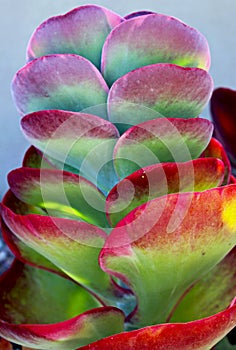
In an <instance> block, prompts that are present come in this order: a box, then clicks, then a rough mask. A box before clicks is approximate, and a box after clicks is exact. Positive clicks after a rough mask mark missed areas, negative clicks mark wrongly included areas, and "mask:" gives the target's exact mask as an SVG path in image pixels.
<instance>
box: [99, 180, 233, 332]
mask: <svg viewBox="0 0 236 350" xmlns="http://www.w3.org/2000/svg"><path fill="white" fill-rule="evenodd" d="M235 209H236V186H235V185H229V186H226V187H221V188H217V189H210V190H207V191H204V192H199V193H180V194H169V195H167V196H163V197H160V198H157V199H153V200H151V201H149V202H148V203H146V204H143V205H141V206H139V207H138V208H136V209H134V210H133V211H132V212H131V213H129V214H128V215H127V216H126V217H125V218H124V219H123V220H121V221H120V222H119V224H118V225H117V227H115V228H114V229H113V231H112V232H111V234H110V236H109V237H108V239H107V241H106V244H105V246H104V248H103V249H102V251H101V255H100V264H101V267H102V268H103V270H104V271H106V272H108V273H109V274H111V275H112V276H116V277H119V278H120V279H121V280H122V281H123V282H124V283H126V284H127V285H128V286H129V287H130V288H131V290H132V291H133V292H134V293H135V295H136V297H137V310H136V313H134V314H133V315H132V317H131V318H130V323H131V325H132V326H134V327H136V326H138V327H142V326H145V325H151V324H155V323H160V322H165V321H166V320H167V319H168V315H169V314H170V312H171V310H172V309H173V307H174V306H175V305H176V303H177V301H178V300H179V298H180V297H181V296H182V295H183V293H184V292H185V291H186V290H187V289H188V288H189V287H190V286H191V285H192V284H193V283H195V282H196V281H198V280H199V279H200V278H202V277H203V276H204V274H206V273H207V272H208V271H209V270H210V269H212V268H213V267H214V266H215V265H216V264H217V263H219V262H220V260H222V259H223V258H224V256H225V255H226V254H227V253H228V252H229V251H230V250H231V249H232V248H233V247H234V245H235V243H236V216H235V212H236V210H235Z"/></svg>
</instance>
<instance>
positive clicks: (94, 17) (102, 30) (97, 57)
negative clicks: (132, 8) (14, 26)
mask: <svg viewBox="0 0 236 350" xmlns="http://www.w3.org/2000/svg"><path fill="white" fill-rule="evenodd" d="M121 21H122V18H121V17H120V16H119V15H117V14H116V13H114V12H112V11H110V10H108V9H106V8H104V7H100V6H96V5H85V6H80V7H78V8H75V9H74V10H72V11H70V12H68V13H66V14H65V15H63V16H55V17H52V18H49V19H48V20H46V21H45V22H43V23H42V24H41V25H40V26H39V27H38V28H37V29H36V30H35V32H34V33H33V35H32V37H31V39H30V42H29V45H28V48H27V56H28V59H30V60H32V59H35V58H37V57H40V56H45V55H48V54H55V53H60V54H63V53H71V54H77V55H80V56H83V57H85V58H87V59H88V60H90V61H91V62H92V63H93V64H94V65H95V66H97V67H98V68H99V67H100V62H101V53H102V46H103V43H104V41H105V39H106V37H107V35H108V34H109V32H110V31H111V29H112V28H113V27H115V26H117V25H118V24H119V23H120V22H121ZM91 29H92V30H91Z"/></svg>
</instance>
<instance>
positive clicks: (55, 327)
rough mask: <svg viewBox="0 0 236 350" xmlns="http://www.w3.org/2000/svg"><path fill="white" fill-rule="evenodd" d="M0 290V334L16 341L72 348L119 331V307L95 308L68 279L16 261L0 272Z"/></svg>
mask: <svg viewBox="0 0 236 350" xmlns="http://www.w3.org/2000/svg"><path fill="white" fill-rule="evenodd" d="M0 294H1V300H2V301H4V302H2V303H1V305H0V335H1V336H2V337H4V338H6V339H8V340H10V341H13V342H15V343H17V344H21V345H25V346H30V347H33V348H38V349H39V348H40V349H42V348H43V349H52V348H53V349H64V350H73V349H75V348H77V347H80V346H83V345H86V344H89V343H90V342H94V341H96V340H98V339H101V338H103V337H106V336H109V335H112V334H114V333H119V332H121V331H122V330H123V322H124V315H123V313H122V311H120V310H118V309H116V308H113V307H100V308H98V307H97V306H98V303H97V301H95V300H93V298H92V297H91V296H90V295H89V294H88V293H87V292H86V291H85V290H84V289H83V288H81V287H79V286H78V285H76V284H74V283H73V282H71V281H67V280H65V279H63V278H61V277H59V276H56V275H53V274H50V273H48V272H46V271H43V270H40V269H35V268H32V267H30V266H27V265H23V264H22V263H20V262H18V261H16V262H15V263H14V264H13V265H12V267H11V269H10V270H8V271H7V272H6V273H5V274H4V275H2V276H1V278H0ZM91 307H93V308H94V307H96V308H94V309H92V310H89V309H90V308H91ZM87 310H89V311H87ZM81 312H82V313H81ZM78 313H81V314H80V315H79V316H77V315H78Z"/></svg>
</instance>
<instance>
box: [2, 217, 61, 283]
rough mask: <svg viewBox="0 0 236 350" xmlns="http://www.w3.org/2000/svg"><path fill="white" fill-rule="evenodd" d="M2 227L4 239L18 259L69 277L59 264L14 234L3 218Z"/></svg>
mask: <svg viewBox="0 0 236 350" xmlns="http://www.w3.org/2000/svg"><path fill="white" fill-rule="evenodd" d="M1 229H2V236H3V239H4V240H5V242H6V244H7V245H8V248H9V249H10V250H11V252H12V253H13V254H14V255H15V257H16V258H17V259H18V260H20V261H22V262H23V263H25V264H28V265H31V266H36V267H38V268H40V269H44V270H47V271H50V272H52V273H56V274H57V275H59V276H63V277H68V276H67V275H66V274H65V273H64V272H62V271H61V270H60V269H59V268H58V267H57V266H55V265H54V264H53V263H51V261H49V260H48V259H46V258H45V257H44V256H43V255H41V254H39V253H37V252H36V251H35V250H34V249H32V248H30V247H29V246H28V245H27V244H25V243H24V242H23V241H21V240H20V239H19V238H18V237H17V236H16V235H14V233H12V232H11V230H10V229H9V228H8V227H7V225H6V224H5V223H4V221H3V220H2V222H1Z"/></svg>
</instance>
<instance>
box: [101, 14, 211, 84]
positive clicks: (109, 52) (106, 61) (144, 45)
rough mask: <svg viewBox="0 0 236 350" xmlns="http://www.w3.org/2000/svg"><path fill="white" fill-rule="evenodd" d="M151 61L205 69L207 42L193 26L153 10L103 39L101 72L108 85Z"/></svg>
mask: <svg viewBox="0 0 236 350" xmlns="http://www.w3.org/2000/svg"><path fill="white" fill-rule="evenodd" d="M155 63H174V64H177V65H179V66H184V67H198V68H203V69H206V70H207V69H208V68H209V66H210V54H209V47H208V44H207V41H206V39H205V38H204V36H203V35H202V34H200V33H199V32H198V31H197V30H196V29H194V28H191V27H189V26H187V25H186V24H184V23H183V22H181V21H179V20H177V19H176V18H173V17H168V16H165V15H161V14H157V13H155V14H148V15H146V16H138V17H135V18H131V19H130V20H127V21H125V22H122V23H121V24H119V25H118V26H116V27H115V28H114V29H113V30H112V31H111V33H110V34H109V36H108V37H107V39H106V41H105V44H104V47H103V53H102V72H103V75H104V77H105V80H106V81H107V83H108V85H112V84H113V83H114V81H115V80H117V79H118V78H119V77H121V76H122V75H124V74H126V73H128V72H129V71H131V70H133V69H135V68H139V67H142V66H147V65H150V64H155Z"/></svg>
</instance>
